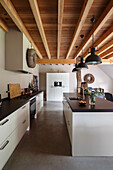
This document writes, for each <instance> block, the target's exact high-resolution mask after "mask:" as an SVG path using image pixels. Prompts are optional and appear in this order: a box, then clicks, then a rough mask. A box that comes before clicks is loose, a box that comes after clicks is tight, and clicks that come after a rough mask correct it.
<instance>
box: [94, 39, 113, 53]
mask: <svg viewBox="0 0 113 170" xmlns="http://www.w3.org/2000/svg"><path fill="white" fill-rule="evenodd" d="M111 47H113V40H111V41H109V42H108V43H106V44H105V45H104V46H103V47H101V48H100V49H99V51H97V52H96V54H98V55H100V54H102V53H104V52H105V51H107V50H108V49H110V48H111Z"/></svg>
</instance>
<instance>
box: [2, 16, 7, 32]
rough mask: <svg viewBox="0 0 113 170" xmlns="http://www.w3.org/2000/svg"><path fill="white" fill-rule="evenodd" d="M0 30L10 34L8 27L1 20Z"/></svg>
mask: <svg viewBox="0 0 113 170" xmlns="http://www.w3.org/2000/svg"><path fill="white" fill-rule="evenodd" d="M0 28H2V29H3V30H4V31H5V32H8V27H7V25H6V24H5V23H4V21H3V20H2V19H0Z"/></svg>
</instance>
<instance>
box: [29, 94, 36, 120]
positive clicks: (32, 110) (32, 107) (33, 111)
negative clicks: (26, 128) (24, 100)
mask: <svg viewBox="0 0 113 170" xmlns="http://www.w3.org/2000/svg"><path fill="white" fill-rule="evenodd" d="M35 114H36V97H34V98H31V99H30V119H33V118H34V116H35Z"/></svg>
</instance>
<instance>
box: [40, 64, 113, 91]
mask: <svg viewBox="0 0 113 170" xmlns="http://www.w3.org/2000/svg"><path fill="white" fill-rule="evenodd" d="M73 68H74V65H73V64H72V65H60V64H59V65H40V66H39V72H40V79H41V82H40V83H41V84H45V83H43V81H45V80H44V77H43V78H41V74H43V75H44V73H47V72H69V73H70V92H75V91H76V90H77V79H76V73H72V69H73ZM88 73H91V74H93V75H94V77H95V82H94V83H92V84H89V86H91V87H96V88H99V87H101V88H104V90H105V91H106V92H111V93H113V80H112V79H111V78H110V77H109V76H108V75H107V74H105V73H104V72H103V71H102V70H101V69H100V68H99V66H89V68H88V69H86V70H82V81H84V80H83V77H84V75H85V74H88ZM110 74H111V73H110ZM40 88H41V86H40ZM43 89H44V87H43Z"/></svg>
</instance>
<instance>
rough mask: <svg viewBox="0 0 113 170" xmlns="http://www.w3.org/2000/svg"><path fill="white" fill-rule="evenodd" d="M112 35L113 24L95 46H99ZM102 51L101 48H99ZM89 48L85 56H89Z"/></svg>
mask: <svg viewBox="0 0 113 170" xmlns="http://www.w3.org/2000/svg"><path fill="white" fill-rule="evenodd" d="M110 37H113V26H111V27H110V28H109V29H108V30H107V31H106V32H105V33H104V34H103V35H102V36H101V37H99V39H98V40H97V41H96V42H95V43H94V46H99V45H101V44H103V43H104V42H106V41H107V39H109V38H110ZM99 51H100V49H99ZM88 55H89V54H88V50H87V51H86V52H85V53H84V55H83V57H87V56H88Z"/></svg>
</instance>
